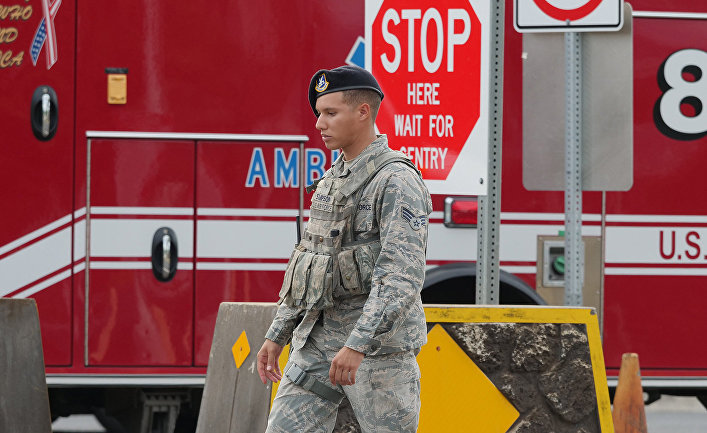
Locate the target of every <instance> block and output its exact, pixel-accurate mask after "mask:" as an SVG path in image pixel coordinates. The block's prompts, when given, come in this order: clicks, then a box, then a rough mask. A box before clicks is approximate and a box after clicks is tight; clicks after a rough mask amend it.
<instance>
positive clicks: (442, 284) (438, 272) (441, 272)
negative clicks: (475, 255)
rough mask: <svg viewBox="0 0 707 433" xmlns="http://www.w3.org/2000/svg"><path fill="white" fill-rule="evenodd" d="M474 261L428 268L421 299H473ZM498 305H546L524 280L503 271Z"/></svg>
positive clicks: (456, 301) (439, 301) (440, 301)
mask: <svg viewBox="0 0 707 433" xmlns="http://www.w3.org/2000/svg"><path fill="white" fill-rule="evenodd" d="M476 274H477V268H476V263H449V264H445V265H441V266H437V267H435V268H432V269H430V270H429V271H427V273H426V275H425V282H424V284H423V286H422V300H423V302H425V303H435V304H445V303H450V304H474V303H475V302H476V285H475V281H476ZM499 279H500V281H499V290H500V292H501V293H500V303H501V304H531V305H532V304H534V305H547V302H545V300H544V299H543V298H542V297H541V296H540V295H538V293H537V292H536V291H535V290H533V288H532V287H530V286H529V285H528V284H527V283H526V282H525V281H523V280H522V279H520V278H519V277H517V276H516V275H513V274H511V273H509V272H506V271H504V270H500V272H499Z"/></svg>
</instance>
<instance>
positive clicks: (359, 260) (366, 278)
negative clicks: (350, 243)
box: [353, 241, 381, 293]
mask: <svg viewBox="0 0 707 433" xmlns="http://www.w3.org/2000/svg"><path fill="white" fill-rule="evenodd" d="M353 252H354V258H355V259H356V266H357V267H358V278H359V281H360V282H361V284H360V290H361V293H370V292H371V280H372V278H373V268H374V266H375V263H376V260H378V256H379V255H380V253H381V244H380V241H375V242H370V243H367V244H363V245H359V246H357V247H356V248H355V249H354V250H353Z"/></svg>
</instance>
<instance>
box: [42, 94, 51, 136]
mask: <svg viewBox="0 0 707 433" xmlns="http://www.w3.org/2000/svg"><path fill="white" fill-rule="evenodd" d="M51 105H52V104H51V103H50V102H49V94H48V93H45V94H43V95H42V137H46V136H48V135H49V113H50V112H51Z"/></svg>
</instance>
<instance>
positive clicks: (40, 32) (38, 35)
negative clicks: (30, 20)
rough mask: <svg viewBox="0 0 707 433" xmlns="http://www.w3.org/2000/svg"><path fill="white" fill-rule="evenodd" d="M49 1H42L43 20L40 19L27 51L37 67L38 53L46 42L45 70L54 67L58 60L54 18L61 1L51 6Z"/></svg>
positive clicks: (58, 0)
mask: <svg viewBox="0 0 707 433" xmlns="http://www.w3.org/2000/svg"><path fill="white" fill-rule="evenodd" d="M49 1H50V0H42V12H43V14H44V18H42V21H40V23H39V26H37V31H35V32H34V38H32V45H31V46H30V49H29V53H30V57H32V64H33V65H34V66H37V59H38V58H39V53H40V52H41V51H42V47H43V46H44V42H45V41H46V42H47V50H46V54H47V69H50V68H51V67H52V66H54V63H56V61H57V60H58V53H57V46H56V31H55V30H54V18H55V17H56V14H57V12H59V6H61V0H54V2H53V3H51V4H50V3H49Z"/></svg>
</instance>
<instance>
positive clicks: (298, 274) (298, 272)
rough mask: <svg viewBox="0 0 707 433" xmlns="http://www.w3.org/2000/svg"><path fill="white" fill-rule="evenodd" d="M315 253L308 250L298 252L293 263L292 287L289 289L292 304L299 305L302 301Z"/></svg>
mask: <svg viewBox="0 0 707 433" xmlns="http://www.w3.org/2000/svg"><path fill="white" fill-rule="evenodd" d="M315 255H316V254H314V253H311V252H309V251H304V252H302V254H300V257H299V260H297V264H295V268H294V271H293V273H292V289H291V290H290V297H291V298H292V304H293V305H294V306H301V305H302V304H303V302H304V298H305V293H306V292H307V288H308V285H309V279H310V274H311V271H312V260H314V256H315Z"/></svg>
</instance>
